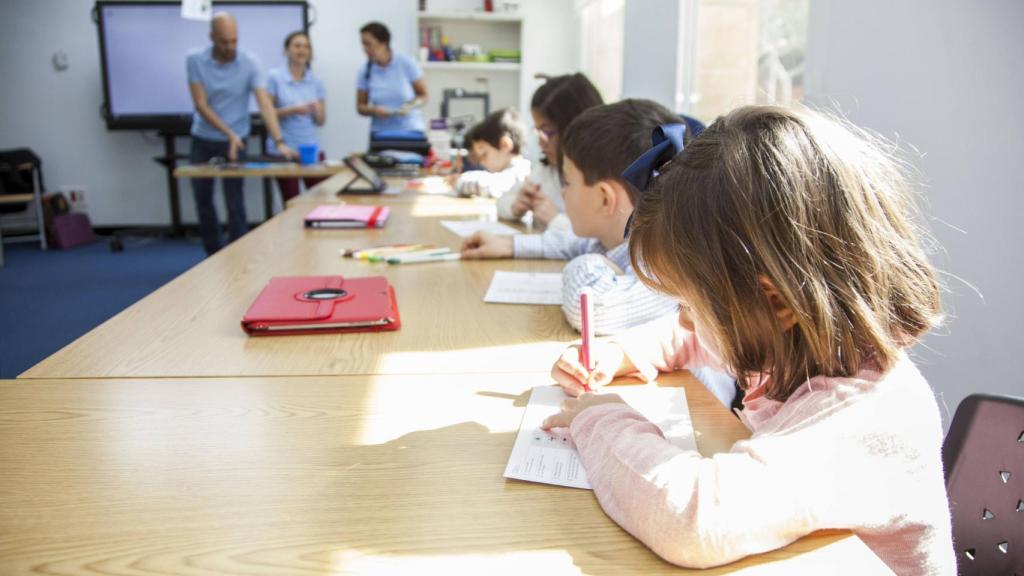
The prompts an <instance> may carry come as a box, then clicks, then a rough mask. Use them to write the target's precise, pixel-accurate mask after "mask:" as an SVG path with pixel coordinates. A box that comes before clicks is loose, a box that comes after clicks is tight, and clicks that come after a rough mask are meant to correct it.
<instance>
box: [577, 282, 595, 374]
mask: <svg viewBox="0 0 1024 576" xmlns="http://www.w3.org/2000/svg"><path fill="white" fill-rule="evenodd" d="M593 315H594V303H593V302H592V301H591V300H590V291H589V290H587V289H583V290H582V291H581V292H580V332H581V333H582V334H583V344H582V345H581V346H580V362H581V363H582V364H583V367H584V368H586V369H587V372H588V377H589V372H591V371H592V370H593V369H594V364H593V363H592V361H593V358H592V357H591V355H590V351H591V350H590V348H591V346H592V345H593V342H594V323H593V321H592V317H593ZM583 391H584V392H590V391H591V390H590V385H588V384H587V383H585V382H584V383H583Z"/></svg>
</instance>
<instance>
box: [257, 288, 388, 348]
mask: <svg viewBox="0 0 1024 576" xmlns="http://www.w3.org/2000/svg"><path fill="white" fill-rule="evenodd" d="M401 325H402V322H401V319H400V318H399V316H398V303H397V301H396V299H395V291H394V289H393V288H392V287H391V285H390V284H388V281H387V279H385V278H384V277H383V276H370V277H364V278H345V277H343V276H279V277H277V278H271V280H270V282H269V283H268V284H267V285H266V287H264V288H263V291H262V292H260V294H259V296H257V297H256V300H255V301H254V302H253V303H252V306H250V307H249V310H248V311H247V312H246V313H245V316H244V317H243V318H242V329H243V330H245V332H246V334H249V335H251V336H274V335H279V334H280V335H284V334H319V333H325V332H375V331H379V330H398V329H399V328H400V327H401Z"/></svg>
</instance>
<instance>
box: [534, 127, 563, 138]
mask: <svg viewBox="0 0 1024 576" xmlns="http://www.w3.org/2000/svg"><path fill="white" fill-rule="evenodd" d="M534 130H536V131H537V134H539V135H542V136H544V138H546V139H548V140H550V139H551V138H552V137H554V136H557V135H558V129H557V128H545V127H543V126H535V127H534Z"/></svg>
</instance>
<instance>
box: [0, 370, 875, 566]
mask: <svg viewBox="0 0 1024 576" xmlns="http://www.w3.org/2000/svg"><path fill="white" fill-rule="evenodd" d="M549 382H550V380H549V378H548V377H547V376H546V374H536V373H534V374H524V373H517V374H487V375H449V374H428V375H404V376H334V377H311V378H218V379H144V380H134V379H115V380H72V381H67V380H35V381H24V380H16V381H2V382H0V573H2V574H28V573H33V574H36V573H39V574H140V575H141V574H150V575H152V574H189V575H201V574H360V575H369V574H387V575H391V574H410V573H423V574H544V575H560V574H614V575H618V574H679V573H688V571H685V570H681V569H678V568H676V567H674V566H671V565H669V564H667V563H666V562H664V561H662V560H660V559H659V558H658V557H657V556H656V555H654V554H653V553H652V552H651V551H650V550H648V549H647V548H645V547H644V546H643V545H642V544H641V543H639V542H638V541H637V540H635V539H634V538H632V537H631V536H630V535H629V534H627V533H626V532H625V531H623V530H622V529H621V528H619V527H618V526H617V525H616V524H615V523H614V522H612V521H611V520H610V519H609V518H608V517H607V516H605V515H604V513H603V512H602V510H601V509H600V507H599V506H598V504H597V502H596V500H595V499H594V497H593V494H592V493H591V492H590V491H584V490H575V489H570V488H559V487H554V486H546V485H541V484H532V483H525V482H518V481H512V480H505V479H504V478H503V477H502V472H503V470H504V466H505V463H506V461H507V459H508V456H509V453H510V451H511V447H512V444H513V441H514V438H515V434H516V430H517V429H518V426H519V420H520V418H521V416H522V407H523V406H524V404H525V402H526V400H527V398H528V391H529V389H530V388H531V387H532V386H534V385H543V384H547V383H549ZM661 384H662V385H683V386H685V387H686V391H687V400H688V404H689V407H690V412H691V415H692V418H693V422H694V425H695V430H696V431H697V433H698V436H697V443H698V447H699V449H700V450H701V452H702V453H703V454H704V455H706V456H710V455H712V454H714V453H716V452H719V451H723V450H727V449H728V447H729V446H730V445H731V444H732V443H733V442H735V441H737V440H740V439H742V438H745V437H746V436H747V434H748V433H747V431H746V429H745V428H743V426H741V425H740V424H739V421H738V420H736V418H734V417H733V416H732V415H731V414H729V412H728V410H726V409H725V407H723V406H722V405H721V404H719V403H718V401H717V400H715V398H714V397H713V396H712V395H711V394H710V393H709V392H708V391H707V390H706V389H705V388H704V387H703V386H701V385H700V384H699V383H696V382H695V381H694V380H693V379H692V377H688V376H684V375H682V374H678V375H673V376H671V377H663V378H662V379H661ZM752 481H753V480H752ZM705 573H707V574H726V573H730V574H776V575H792V574H850V575H858V576H863V575H867V574H886V573H889V572H888V570H887V569H886V568H885V566H884V565H882V563H881V562H880V561H879V560H878V559H877V557H875V556H874V555H873V554H872V553H871V551H870V550H868V549H867V548H866V547H865V546H864V544H863V543H862V542H861V541H860V540H859V539H858V538H856V537H854V536H851V535H850V534H848V533H840V532H822V533H815V534H812V535H810V536H807V537H805V538H803V539H801V540H799V541H797V542H795V543H793V544H792V545H790V546H788V547H786V548H783V549H781V550H776V551H773V552H769V553H766V554H763V555H760V556H754V557H750V558H746V559H744V560H742V561H740V562H737V563H735V564H731V565H728V566H724V567H721V568H718V569H714V570H708V571H706V572H705Z"/></svg>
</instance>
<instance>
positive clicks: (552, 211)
mask: <svg viewBox="0 0 1024 576" xmlns="http://www.w3.org/2000/svg"><path fill="white" fill-rule="evenodd" d="M530 209H531V210H533V219H534V220H535V221H539V222H540V223H541V224H544V225H545V226H547V225H548V224H549V223H550V222H551V221H552V220H554V219H555V216H558V207H557V206H555V203H554V202H552V201H551V199H550V198H548V196H547V194H545V193H543V192H541V191H540V189H538V190H537V193H536V194H534V195H533V203H532V204H531V205H530Z"/></svg>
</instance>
